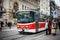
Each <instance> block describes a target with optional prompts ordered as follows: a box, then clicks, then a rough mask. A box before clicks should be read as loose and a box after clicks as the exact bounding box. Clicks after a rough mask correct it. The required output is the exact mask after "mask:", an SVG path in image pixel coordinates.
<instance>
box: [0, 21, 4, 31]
mask: <svg viewBox="0 0 60 40" xmlns="http://www.w3.org/2000/svg"><path fill="white" fill-rule="evenodd" d="M3 24H4V23H3V21H0V30H2V27H3Z"/></svg>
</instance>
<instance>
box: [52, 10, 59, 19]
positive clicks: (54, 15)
mask: <svg viewBox="0 0 60 40" xmlns="http://www.w3.org/2000/svg"><path fill="white" fill-rule="evenodd" d="M53 18H58V11H56V10H55V11H53Z"/></svg>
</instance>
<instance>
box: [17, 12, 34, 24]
mask: <svg viewBox="0 0 60 40" xmlns="http://www.w3.org/2000/svg"><path fill="white" fill-rule="evenodd" d="M17 19H18V23H30V22H33V21H34V20H33V16H32V15H30V12H28V11H20V12H19V13H17Z"/></svg>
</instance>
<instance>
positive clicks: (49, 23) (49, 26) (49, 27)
mask: <svg viewBox="0 0 60 40" xmlns="http://www.w3.org/2000/svg"><path fill="white" fill-rule="evenodd" d="M48 31H49V34H51V22H50V21H49V22H48Z"/></svg>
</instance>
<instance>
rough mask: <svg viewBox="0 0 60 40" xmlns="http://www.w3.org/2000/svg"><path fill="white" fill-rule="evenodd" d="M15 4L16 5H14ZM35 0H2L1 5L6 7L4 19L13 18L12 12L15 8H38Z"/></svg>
mask: <svg viewBox="0 0 60 40" xmlns="http://www.w3.org/2000/svg"><path fill="white" fill-rule="evenodd" d="M15 4H17V5H15ZM38 6H39V5H38V1H37V0H3V7H4V8H5V9H6V19H7V20H12V19H13V13H12V10H13V12H14V11H16V10H30V9H37V8H38Z"/></svg>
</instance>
